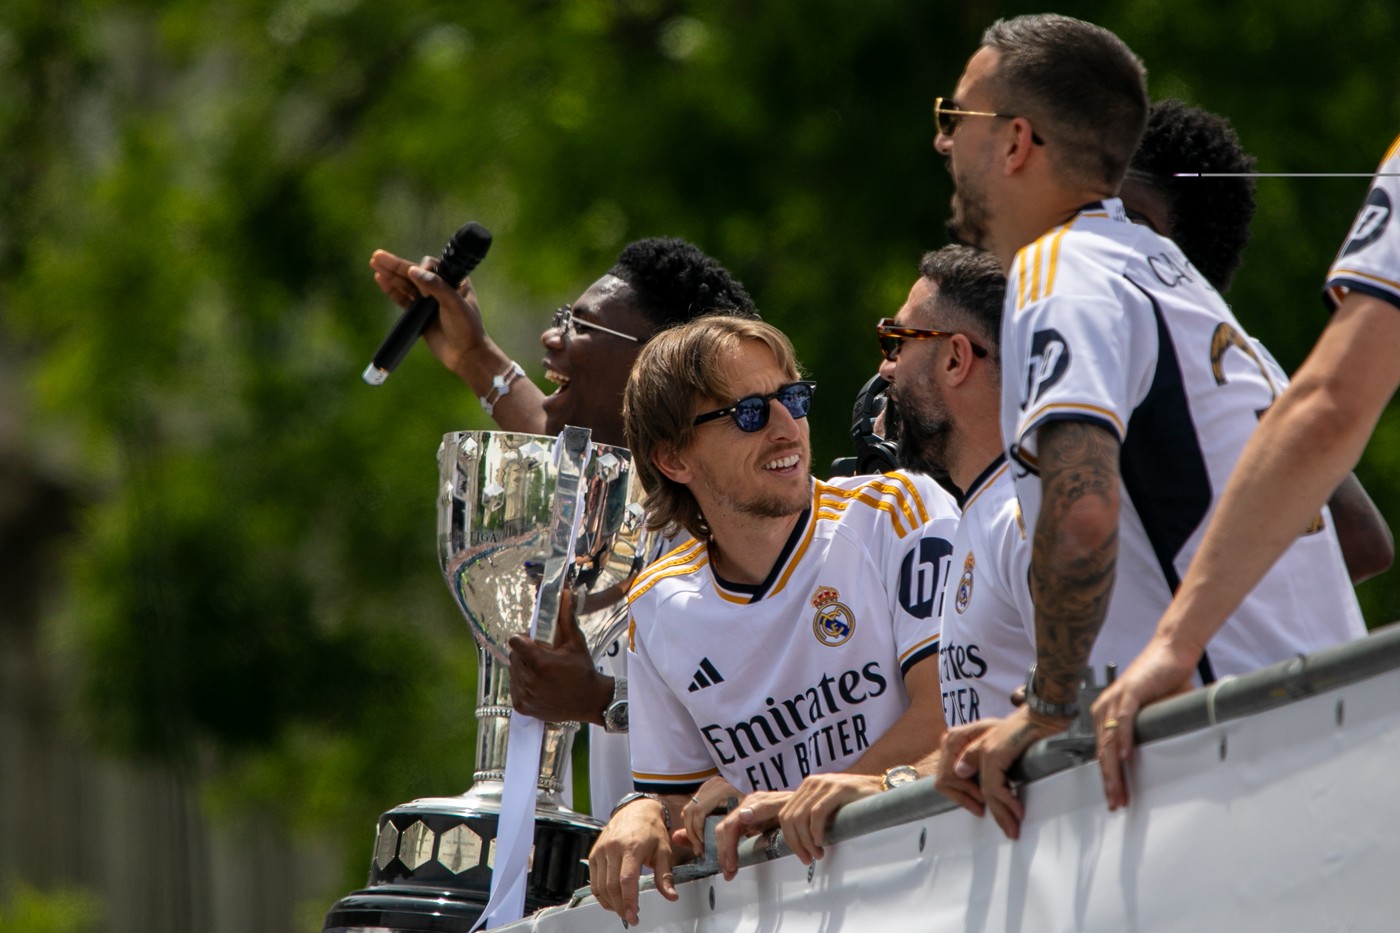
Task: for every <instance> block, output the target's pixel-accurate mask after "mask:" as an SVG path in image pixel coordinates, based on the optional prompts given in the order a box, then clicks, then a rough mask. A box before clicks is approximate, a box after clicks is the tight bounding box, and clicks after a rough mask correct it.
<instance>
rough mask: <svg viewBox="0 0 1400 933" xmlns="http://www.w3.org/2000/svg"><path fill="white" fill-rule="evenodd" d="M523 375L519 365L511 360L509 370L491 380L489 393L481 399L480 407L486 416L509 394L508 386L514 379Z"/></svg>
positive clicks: (523, 371)
mask: <svg viewBox="0 0 1400 933" xmlns="http://www.w3.org/2000/svg"><path fill="white" fill-rule="evenodd" d="M523 375H525V370H523V369H521V368H520V364H519V363H517V362H515V361H514V360H511V362H510V368H509V369H507V370H506V371H505V372H503V373H501V374H500V375H499V376H495V377H493V378H492V379H491V391H490V392H487V393H486V397H485V398H483V399H481V400H480V401H481V407H482V408H484V409H485V410H486V414H488V415H489V414H491V413H492V412H493V411H495V409H496V406H497V405H499V404H500V402H501V399H503V398H505V397H506V396H507V395H509V394H510V384H511V383H512V382H514V381H515V380H516V379H518V378H520V377H521V376H523Z"/></svg>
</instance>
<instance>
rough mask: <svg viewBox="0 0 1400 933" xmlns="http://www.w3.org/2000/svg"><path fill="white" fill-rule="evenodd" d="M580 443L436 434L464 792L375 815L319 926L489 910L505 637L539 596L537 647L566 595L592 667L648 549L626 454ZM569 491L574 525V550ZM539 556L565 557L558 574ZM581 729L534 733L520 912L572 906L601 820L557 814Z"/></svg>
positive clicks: (400, 922)
mask: <svg viewBox="0 0 1400 933" xmlns="http://www.w3.org/2000/svg"><path fill="white" fill-rule="evenodd" d="M570 432H574V433H572V434H571V433H570ZM587 436H588V435H587V432H586V431H582V430H581V429H576V428H567V429H565V432H564V433H563V434H561V435H560V437H559V438H554V437H545V436H540V435H533V434H512V433H505V432H491V431H459V432H453V433H450V434H447V435H446V436H445V437H444V438H443V441H442V445H441V447H439V449H438V465H439V469H440V480H441V482H440V485H439V497H438V557H439V563H440V565H441V567H442V572H443V576H444V577H445V579H446V581H447V585H448V589H449V590H450V591H451V593H452V597H453V599H454V601H455V602H456V603H457V606H458V608H459V609H460V610H461V611H462V614H463V615H464V616H465V617H466V620H467V624H468V626H469V627H470V629H471V633H472V636H473V638H474V639H475V640H476V643H477V661H478V665H477V696H476V716H477V720H478V722H477V743H476V770H475V774H474V778H473V784H472V787H471V789H470V790H468V791H466V792H465V793H463V794H461V795H459V796H457V797H432V798H424V799H420V800H415V801H412V802H411V803H406V804H403V805H401V806H399V807H395V808H394V809H392V810H390V811H388V812H387V813H384V814H383V815H382V816H380V818H379V828H378V833H377V836H376V839H375V846H374V857H373V859H372V861H371V865H370V877H369V886H368V887H367V888H365V889H363V890H361V891H357V892H354V893H353V894H349V895H347V896H346V897H344V898H342V899H341V900H340V901H339V902H338V903H337V904H336V905H335V906H334V907H332V908H331V911H330V913H329V914H327V917H326V922H325V926H324V929H325V930H326V931H337V933H340V931H345V933H348V931H370V930H374V931H388V930H399V931H421V933H456V931H459V930H460V931H461V933H466V931H468V930H469V929H470V928H471V925H472V924H473V923H474V922H475V921H476V919H477V917H478V916H479V915H480V913H481V910H482V908H484V907H485V905H486V903H487V897H488V893H489V890H490V884H491V871H492V868H493V866H494V863H495V849H496V846H495V842H496V829H497V823H498V816H499V813H500V804H501V793H502V790H503V789H504V784H503V781H504V777H505V761H506V744H507V738H508V736H509V728H510V717H511V716H512V712H513V711H512V709H511V700H510V669H509V649H508V648H507V646H506V642H507V640H508V639H509V638H510V637H511V636H512V635H514V634H516V633H517V632H521V631H525V630H527V629H529V627H530V622H531V618H532V616H533V614H534V608H535V602H536V599H537V593H538V596H539V599H540V603H541V608H540V619H539V623H538V627H537V630H536V637H538V638H540V639H541V640H549V639H550V638H551V637H552V635H551V633H552V631H553V627H554V613H555V611H556V609H555V607H556V606H557V599H558V592H559V588H560V587H561V586H563V585H568V586H571V587H573V588H574V590H575V593H576V603H575V605H577V606H579V607H580V611H579V614H578V625H579V628H580V630H581V631H582V633H583V636H584V639H585V641H586V643H587V645H588V650H589V652H590V654H591V655H592V656H593V657H594V659H595V660H597V659H598V657H599V655H600V653H601V652H602V651H604V650H605V649H606V648H607V646H608V645H609V644H610V643H611V642H612V641H613V640H614V639H616V638H617V637H618V635H619V634H620V633H621V631H622V629H623V627H624V626H625V625H626V619H627V613H626V602H625V599H624V598H623V597H624V594H625V592H626V588H627V585H628V584H629V583H630V582H631V580H632V578H633V577H634V576H635V575H636V574H637V573H638V572H639V571H640V570H641V566H642V563H643V562H644V558H645V554H646V549H647V546H648V543H649V540H650V536H649V535H648V534H647V532H646V531H645V526H644V522H643V517H644V513H643V510H642V506H641V499H642V491H641V487H640V483H639V481H638V480H637V478H636V475H635V473H634V471H633V469H632V455H631V452H630V451H628V450H627V449H626V448H622V447H612V446H608V445H602V444H595V445H592V448H591V450H587V456H586V457H585V456H584V454H585V451H586V449H587ZM580 441H582V443H580ZM561 445H562V446H561ZM557 447H559V448H560V449H558V450H556V448H557ZM556 454H557V455H558V456H556ZM575 488H581V491H582V496H581V498H580V499H578V500H577V501H579V502H581V505H580V507H579V510H580V514H581V515H582V518H581V519H579V520H578V521H577V526H578V528H577V536H576V538H575V539H574V545H573V547H572V549H571V550H570V549H569V548H568V546H567V545H568V540H569V537H570V536H571V533H572V532H573V525H574V521H573V520H572V519H573V505H572V503H573V501H575V500H574V497H575V496H576V495H577V494H576V492H575ZM556 499H559V500H561V501H559V502H556ZM565 500H567V501H565ZM561 506H564V507H563V508H562V510H561ZM561 511H562V513H567V514H565V515H564V517H563V518H561V517H560V516H561ZM561 536H562V538H561ZM551 554H553V555H561V554H562V555H563V556H564V558H565V559H564V561H563V562H562V565H563V566H560V565H561V562H560V561H559V560H557V559H556V560H554V561H550V559H549V557H550V555H551ZM550 568H553V570H554V573H553V578H549V577H550V572H551V571H550ZM560 571H562V572H560ZM577 729H578V723H549V724H546V726H545V730H544V740H543V747H542V748H541V752H540V770H539V781H538V784H537V786H536V800H535V841H534V849H533V851H532V852H531V857H530V869H529V879H528V885H527V890H526V904H525V907H526V911H527V913H528V912H531V911H534V910H537V909H539V908H540V907H545V906H549V905H552V904H558V903H562V902H564V901H566V900H568V898H569V896H570V895H571V894H572V893H573V891H574V890H575V889H576V888H578V887H579V886H581V885H582V884H584V883H586V879H587V871H586V865H587V855H588V850H589V848H590V847H591V846H592V844H593V840H594V839H595V838H596V837H597V834H598V830H599V828H600V827H601V825H602V824H601V823H600V822H598V821H597V820H593V819H591V818H589V817H587V816H584V815H582V814H580V813H576V812H574V811H573V810H570V809H568V808H567V807H565V806H564V803H563V798H562V794H561V792H562V789H563V779H564V775H565V773H566V771H565V768H566V766H567V763H568V759H569V752H570V749H571V748H572V746H573V737H574V733H575V731H576V730H577Z"/></svg>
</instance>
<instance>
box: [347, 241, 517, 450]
mask: <svg viewBox="0 0 1400 933" xmlns="http://www.w3.org/2000/svg"><path fill="white" fill-rule="evenodd" d="M369 264H370V268H372V269H373V270H374V281H375V284H376V285H378V286H379V290H380V291H382V292H384V294H386V295H388V296H389V297H390V298H391V299H393V301H394V302H395V303H396V304H398V305H399V307H405V308H406V307H408V305H409V304H410V303H412V302H413V300H414V299H415V298H417V297H418V296H419V294H423V295H430V296H432V297H433V298H436V299H437V301H438V314H437V316H436V317H435V318H434V319H433V323H431V324H430V325H428V329H427V330H426V331H424V332H423V339H424V340H426V341H427V344H428V349H430V350H431V351H432V352H433V355H434V356H436V357H437V358H438V360H440V361H441V362H442V365H444V366H446V367H447V368H448V369H450V370H451V371H452V372H454V373H456V374H457V376H458V378H460V379H461V380H462V381H463V382H465V383H466V384H467V387H468V388H470V389H471V390H472V392H473V393H475V395H476V397H477V398H485V397H486V396H487V395H488V394H489V393H490V392H491V387H492V380H493V379H495V378H496V377H497V376H503V375H505V374H506V373H508V372H509V371H510V368H511V363H512V361H511V358H510V357H509V356H507V355H506V354H505V352H504V351H503V350H501V348H500V347H498V346H496V342H495V341H494V340H492V339H491V335H490V334H488V333H487V332H486V325H485V323H484V322H483V320H482V316H481V308H480V307H479V306H478V304H477V299H476V292H475V291H474V290H473V289H472V284H471V279H470V278H468V279H466V280H465V281H463V282H462V286H461V289H460V290H456V291H454V290H453V289H452V288H450V287H449V286H448V284H447V283H446V282H445V281H443V280H442V279H441V278H439V277H438V276H437V275H436V274H434V273H433V272H432V271H431V270H433V269H434V268H436V267H437V260H435V259H432V258H425V259H424V260H423V261H422V262H421V263H412V262H409V261H408V260H407V259H403V258H402V257H399V256H395V255H394V254H393V253H390V252H387V251H385V250H382V249H381V250H375V252H374V255H372V256H371V257H370V260H369ZM543 403H544V393H543V392H541V391H540V388H539V387H538V386H536V385H535V384H534V383H533V382H531V381H530V380H529V379H527V378H521V377H517V378H515V379H514V380H513V381H512V382H511V383H510V391H509V393H508V394H506V395H505V396H503V397H501V398H500V399H499V400H498V401H497V402H496V404H495V405H494V406H493V408H492V411H491V417H492V418H493V419H494V420H495V422H496V424H498V425H500V426H501V427H502V428H503V429H505V430H507V431H521V432H525V433H528V434H540V433H542V432H543V431H544V410H543V408H542V407H541V406H542V405H543Z"/></svg>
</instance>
